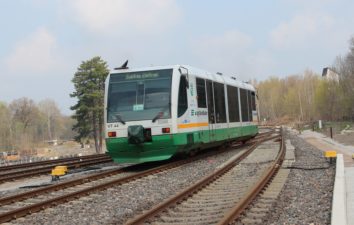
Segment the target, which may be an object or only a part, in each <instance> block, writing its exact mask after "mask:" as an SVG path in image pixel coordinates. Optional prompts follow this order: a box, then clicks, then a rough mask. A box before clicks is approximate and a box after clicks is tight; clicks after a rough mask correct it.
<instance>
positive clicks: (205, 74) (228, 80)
mask: <svg viewBox="0 0 354 225" xmlns="http://www.w3.org/2000/svg"><path fill="white" fill-rule="evenodd" d="M180 67H184V68H186V69H188V73H189V74H191V75H194V76H198V77H200V78H204V79H210V80H214V81H218V82H222V83H225V84H229V85H233V86H237V87H240V88H244V89H248V90H252V91H255V88H254V87H253V85H251V84H249V83H247V82H244V81H240V80H237V79H236V78H235V77H233V76H229V75H224V74H220V73H212V72H209V71H206V70H202V69H199V68H196V67H193V66H189V65H180V64H176V65H164V66H149V67H141V68H128V69H120V70H112V71H111V74H113V73H126V72H138V71H146V70H161V69H178V68H180Z"/></svg>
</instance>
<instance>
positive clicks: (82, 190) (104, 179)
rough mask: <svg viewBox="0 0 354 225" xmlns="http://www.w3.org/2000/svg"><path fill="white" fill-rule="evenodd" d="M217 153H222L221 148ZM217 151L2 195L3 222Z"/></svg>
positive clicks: (1, 217) (1, 214) (1, 218)
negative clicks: (168, 162)
mask: <svg viewBox="0 0 354 225" xmlns="http://www.w3.org/2000/svg"><path fill="white" fill-rule="evenodd" d="M225 151H226V150H225ZM217 153H220V151H219V152H217ZM213 154H216V152H213V153H207V154H204V155H199V156H196V157H193V158H188V159H185V160H181V161H177V162H173V163H170V164H167V165H162V166H159V167H157V168H153V169H148V170H146V171H143V172H136V173H135V172H133V173H131V172H128V173H127V172H126V171H125V170H126V169H116V170H111V171H106V172H102V173H100V174H96V175H91V176H86V177H83V178H79V179H75V180H72V181H66V182H62V183H59V184H55V185H51V186H48V187H43V188H40V189H36V190H33V191H29V192H25V193H22V194H18V195H14V196H8V197H5V198H2V199H0V223H2V222H7V221H10V220H12V219H14V218H18V217H22V216H25V215H27V214H30V213H34V212H37V211H40V210H43V209H45V208H48V207H52V206H55V205H58V204H61V203H64V202H67V201H70V200H73V199H77V198H79V197H81V196H85V195H89V194H91V193H93V192H96V191H100V190H103V189H106V188H109V187H112V186H116V185H121V184H124V183H128V182H131V181H134V180H137V179H140V178H143V177H146V176H149V175H152V174H156V173H160V172H165V171H166V170H169V169H173V168H176V167H178V166H181V165H183V164H186V163H189V162H191V161H193V160H196V159H200V158H202V157H208V155H209V156H210V155H213Z"/></svg>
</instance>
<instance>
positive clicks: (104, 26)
mask: <svg viewBox="0 0 354 225" xmlns="http://www.w3.org/2000/svg"><path fill="white" fill-rule="evenodd" d="M67 4H69V7H70V8H71V9H72V13H73V15H72V18H75V19H76V20H77V21H78V22H79V23H81V24H82V25H83V26H85V27H86V28H87V29H89V30H90V31H92V32H97V33H101V32H104V33H118V32H120V33H125V32H127V31H138V32H148V31H156V30H160V29H162V28H166V27H168V26H171V25H174V24H175V23H176V22H177V21H178V20H179V18H180V14H181V12H180V9H179V8H178V7H177V5H176V3H175V1H174V0H90V1H87V0H73V1H68V2H67Z"/></svg>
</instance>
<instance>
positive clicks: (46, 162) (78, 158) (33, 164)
mask: <svg viewBox="0 0 354 225" xmlns="http://www.w3.org/2000/svg"><path fill="white" fill-rule="evenodd" d="M101 157H109V156H108V155H106V154H97V155H86V156H76V157H70V158H62V159H53V160H44V161H38V162H31V163H22V164H16V165H9V166H0V174H1V173H3V172H9V171H11V170H17V169H23V168H26V169H28V168H31V167H38V166H44V165H58V164H62V163H66V162H73V161H82V160H86V159H94V158H101Z"/></svg>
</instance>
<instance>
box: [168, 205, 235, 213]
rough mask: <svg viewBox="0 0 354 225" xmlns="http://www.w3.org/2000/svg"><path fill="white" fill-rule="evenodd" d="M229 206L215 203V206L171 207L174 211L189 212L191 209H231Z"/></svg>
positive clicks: (210, 210)
mask: <svg viewBox="0 0 354 225" xmlns="http://www.w3.org/2000/svg"><path fill="white" fill-rule="evenodd" d="M229 208H230V207H229V206H226V205H215V206H209V205H207V206H205V205H204V206H203V208H196V207H195V206H193V207H191V206H187V205H186V206H181V207H176V208H174V209H171V211H172V212H180V213H188V212H190V211H191V210H198V209H199V211H206V212H211V213H213V212H215V210H224V209H229Z"/></svg>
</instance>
